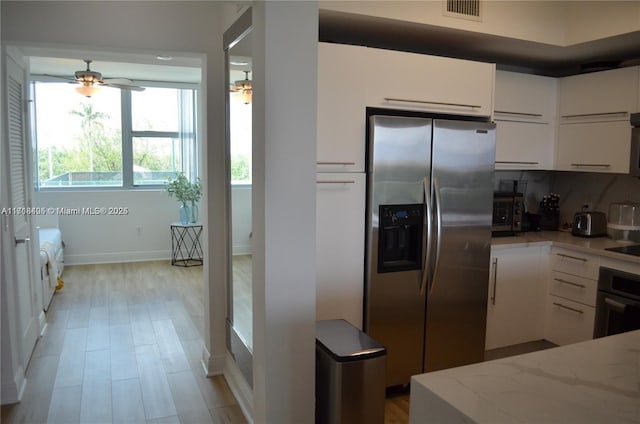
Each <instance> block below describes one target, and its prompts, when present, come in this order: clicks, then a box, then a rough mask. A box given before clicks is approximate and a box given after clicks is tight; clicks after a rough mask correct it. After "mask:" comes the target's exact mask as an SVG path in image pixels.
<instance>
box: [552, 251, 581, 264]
mask: <svg viewBox="0 0 640 424" xmlns="http://www.w3.org/2000/svg"><path fill="white" fill-rule="evenodd" d="M556 255H558V256H561V257H563V258H567V259H574V260H576V261H582V262H589V259H587V258H579V257H577V256H571V255H565V254H564V253H556Z"/></svg>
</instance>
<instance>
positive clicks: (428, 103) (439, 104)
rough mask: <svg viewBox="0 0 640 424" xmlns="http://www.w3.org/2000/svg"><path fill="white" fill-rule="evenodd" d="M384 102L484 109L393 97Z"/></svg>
mask: <svg viewBox="0 0 640 424" xmlns="http://www.w3.org/2000/svg"><path fill="white" fill-rule="evenodd" d="M384 100H385V101H387V102H404V103H420V104H425V105H438V106H457V107H468V108H471V109H480V108H481V107H482V106H479V105H468V104H464V103H446V102H429V101H426V100H412V99H396V98H393V97H385V98H384Z"/></svg>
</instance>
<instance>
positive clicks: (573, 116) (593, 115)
mask: <svg viewBox="0 0 640 424" xmlns="http://www.w3.org/2000/svg"><path fill="white" fill-rule="evenodd" d="M627 115H628V113H627V112H600V113H580V114H576V115H562V116H561V118H593V117H596V116H627Z"/></svg>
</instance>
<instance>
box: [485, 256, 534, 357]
mask: <svg viewBox="0 0 640 424" xmlns="http://www.w3.org/2000/svg"><path fill="white" fill-rule="evenodd" d="M544 273H545V270H544V267H543V262H542V254H541V248H540V247H523V248H511V249H506V250H494V251H493V255H492V270H491V275H490V279H489V296H488V297H489V302H488V305H487V337H486V342H485V348H486V349H487V350H489V349H495V348H499V347H504V346H510V345H514V344H518V343H524V342H529V341H533V340H540V339H542V338H543V335H544V297H545V285H544V281H545V274H544Z"/></svg>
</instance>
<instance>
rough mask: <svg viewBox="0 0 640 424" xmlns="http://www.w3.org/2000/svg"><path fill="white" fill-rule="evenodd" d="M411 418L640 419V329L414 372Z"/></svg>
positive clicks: (418, 421)
mask: <svg viewBox="0 0 640 424" xmlns="http://www.w3.org/2000/svg"><path fill="white" fill-rule="evenodd" d="M410 405H411V407H410V423H411V424H423V423H431V422H433V423H470V422H472V423H491V424H494V423H536V424H537V423H581V424H582V423H614V422H615V423H621V422H634V423H637V422H640V330H637V331H632V332H629V333H624V334H618V335H615V336H609V337H603V338H600V339H595V340H589V341H586V342H581V343H575V344H570V345H566V346H562V347H556V348H551V349H547V350H543V351H538V352H533V353H527V354H524V355H517V356H512V357H508V358H502V359H497V360H493V361H487V362H481V363H478V364H472V365H467V366H463V367H457V368H451V369H447V370H442V371H435V372H431V373H426V374H420V375H416V376H413V377H412V379H411V400H410Z"/></svg>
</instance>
